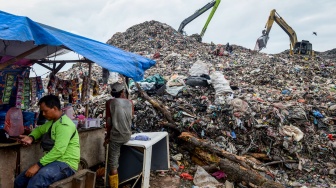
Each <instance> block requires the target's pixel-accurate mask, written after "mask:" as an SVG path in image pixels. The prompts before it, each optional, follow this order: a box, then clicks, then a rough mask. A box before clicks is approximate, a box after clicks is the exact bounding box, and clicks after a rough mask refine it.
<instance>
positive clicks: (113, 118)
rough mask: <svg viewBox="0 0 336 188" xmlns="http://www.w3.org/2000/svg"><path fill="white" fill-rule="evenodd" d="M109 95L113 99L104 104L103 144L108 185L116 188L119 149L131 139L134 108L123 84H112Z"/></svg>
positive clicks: (117, 183)
mask: <svg viewBox="0 0 336 188" xmlns="http://www.w3.org/2000/svg"><path fill="white" fill-rule="evenodd" d="M111 95H112V97H114V98H113V99H111V100H108V101H107V102H106V128H107V134H106V138H105V143H107V142H108V143H109V148H108V149H109V152H108V154H109V156H108V165H109V167H110V172H109V175H108V177H109V184H110V187H111V188H118V185H119V177H118V167H119V157H120V147H121V146H122V145H123V144H124V143H126V142H128V141H129V140H130V138H131V135H132V131H131V125H132V117H133V115H134V107H133V103H132V101H131V100H128V99H127V97H126V91H125V87H124V85H123V84H121V83H114V84H112V85H111Z"/></svg>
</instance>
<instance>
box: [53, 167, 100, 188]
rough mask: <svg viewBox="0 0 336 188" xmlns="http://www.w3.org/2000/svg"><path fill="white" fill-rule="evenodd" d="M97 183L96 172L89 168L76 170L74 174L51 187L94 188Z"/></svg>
mask: <svg viewBox="0 0 336 188" xmlns="http://www.w3.org/2000/svg"><path fill="white" fill-rule="evenodd" d="M95 184H96V173H95V172H92V171H90V170H88V169H83V170H80V171H78V172H76V173H75V174H74V175H73V176H70V177H68V178H66V179H63V180H60V181H57V182H55V183H53V184H51V185H50V186H49V188H94V187H95Z"/></svg>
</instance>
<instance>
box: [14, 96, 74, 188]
mask: <svg viewBox="0 0 336 188" xmlns="http://www.w3.org/2000/svg"><path fill="white" fill-rule="evenodd" d="M38 105H39V107H40V111H41V112H42V113H43V116H44V117H45V118H46V119H47V120H48V121H47V122H46V123H45V124H43V125H41V126H38V127H36V128H35V129H34V130H33V131H32V132H31V133H30V134H29V135H28V136H27V135H20V138H21V140H20V141H21V142H22V143H23V144H24V145H27V146H28V145H31V144H32V143H33V142H34V141H35V140H41V147H42V148H43V150H44V156H43V157H42V158H41V159H40V160H39V161H38V162H37V163H36V164H33V165H32V166H31V167H29V168H28V169H27V170H26V171H24V172H22V173H21V174H19V175H18V176H17V177H16V179H15V181H14V187H15V188H19V187H20V188H21V187H27V188H32V187H48V186H49V185H50V184H52V183H54V182H56V181H59V180H61V179H64V178H67V177H69V176H71V175H73V174H74V173H75V171H76V170H77V169H78V164H79V160H80V145H79V136H78V132H77V129H76V126H75V124H74V123H73V122H72V120H71V119H70V118H69V117H68V116H66V115H63V114H62V110H61V103H60V100H59V98H58V97H57V96H55V95H47V96H44V97H42V98H41V99H40V101H39V102H38Z"/></svg>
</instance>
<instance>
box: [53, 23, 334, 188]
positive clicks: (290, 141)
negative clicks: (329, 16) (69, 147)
mask: <svg viewBox="0 0 336 188" xmlns="http://www.w3.org/2000/svg"><path fill="white" fill-rule="evenodd" d="M107 43H108V44H111V45H113V46H116V47H119V48H121V49H124V50H126V51H130V52H134V53H137V54H140V55H142V56H145V57H148V58H152V59H154V60H156V65H155V66H154V67H152V68H150V69H149V70H147V71H146V75H145V80H143V81H141V82H139V83H138V84H139V85H140V87H141V88H142V90H144V91H146V93H147V94H148V95H149V96H150V97H151V98H152V99H154V100H155V101H158V102H159V103H161V104H162V108H163V109H165V110H167V111H168V112H169V113H170V115H171V118H172V119H171V120H172V121H173V122H174V125H173V126H172V125H171V124H167V117H166V116H165V115H164V114H163V113H162V112H161V111H159V110H157V109H156V108H154V107H153V104H151V103H150V102H148V101H147V100H146V99H144V98H143V97H142V95H141V93H140V92H139V90H138V89H137V87H135V85H134V83H131V84H130V85H131V89H130V92H131V96H132V100H133V101H134V104H135V119H134V125H133V127H132V128H133V130H134V131H135V132H149V131H168V132H169V133H170V141H171V143H170V150H171V153H170V155H171V156H172V159H171V163H172V166H178V165H183V166H185V168H186V169H188V168H190V173H191V174H192V173H193V172H194V171H193V170H191V169H194V168H193V167H194V166H195V164H198V165H202V166H204V165H209V162H208V161H205V163H201V164H200V162H199V161H197V160H195V159H196V158H197V157H199V156H197V154H196V153H195V152H194V150H193V149H191V148H190V147H189V146H187V144H186V143H185V142H182V141H181V140H180V139H179V138H178V137H177V136H178V134H179V133H181V132H189V133H190V134H192V135H194V137H195V138H199V139H202V140H204V141H206V142H209V143H212V144H213V145H214V147H217V148H220V149H223V150H225V151H227V152H229V153H232V154H235V155H238V156H243V155H244V156H245V155H250V156H254V157H255V158H257V159H258V160H259V162H260V164H259V166H262V164H266V163H269V162H274V161H275V163H274V164H267V165H264V166H263V167H264V168H266V170H265V169H263V170H260V169H259V170H258V169H254V170H255V171H257V172H258V173H260V174H261V175H262V176H264V177H266V178H268V179H271V180H274V181H276V182H280V183H281V184H283V185H286V186H308V187H310V186H311V187H313V186H317V187H332V186H335V169H336V164H335V157H336V141H335V140H334V139H335V138H336V83H335V80H336V79H335V77H336V72H335V54H336V52H335V49H334V50H329V51H327V52H317V57H316V58H314V59H311V58H310V59H305V58H303V57H300V56H289V55H288V53H285V52H283V53H280V54H273V55H269V54H265V53H257V52H254V51H251V50H250V49H247V48H244V47H241V46H238V45H232V44H228V45H226V44H214V43H201V42H198V41H197V36H184V35H182V34H180V33H178V32H177V31H176V30H175V29H173V28H172V27H171V26H169V25H167V24H164V23H160V22H157V21H148V22H144V23H141V24H138V25H134V26H132V27H130V28H129V29H127V30H126V31H125V32H123V33H121V32H120V33H116V34H114V35H113V36H112V38H111V39H109V40H108V41H107ZM229 46H231V49H230V48H227V47H229ZM231 50H232V51H231ZM85 70H86V69H85V67H84V68H83V67H80V66H78V65H75V66H74V67H73V68H72V69H71V70H69V71H70V72H74V73H78V72H85ZM59 75H60V76H63V77H67V76H69V75H70V74H69V72H68V71H67V72H63V73H60V74H59ZM93 78H94V79H96V80H101V79H102V73H101V67H98V66H96V65H95V66H94V67H93ZM117 79H118V78H115V79H114V81H116V80H117ZM100 91H101V95H99V96H95V97H91V102H90V114H91V116H94V117H103V116H104V101H105V100H107V99H109V98H110V96H109V95H108V89H107V87H106V86H104V85H103V84H101V89H100ZM77 109H78V110H80V109H82V110H83V108H82V107H80V106H78V107H77ZM169 125H170V126H169ZM333 134H335V135H333ZM177 155H182V157H181V158H178V159H176V158H174V156H177ZM257 156H262V157H257ZM220 181H223V180H220ZM236 183H237V185H241V186H243V185H242V184H241V182H236Z"/></svg>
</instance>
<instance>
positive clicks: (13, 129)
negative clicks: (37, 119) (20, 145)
mask: <svg viewBox="0 0 336 188" xmlns="http://www.w3.org/2000/svg"><path fill="white" fill-rule="evenodd" d="M5 121H6V123H5V128H4V129H5V131H6V132H7V133H8V135H9V136H13V137H17V136H19V135H21V134H23V133H24V127H23V116H22V111H21V109H20V108H16V107H12V108H10V109H9V110H8V112H7V113H6V120H5Z"/></svg>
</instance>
